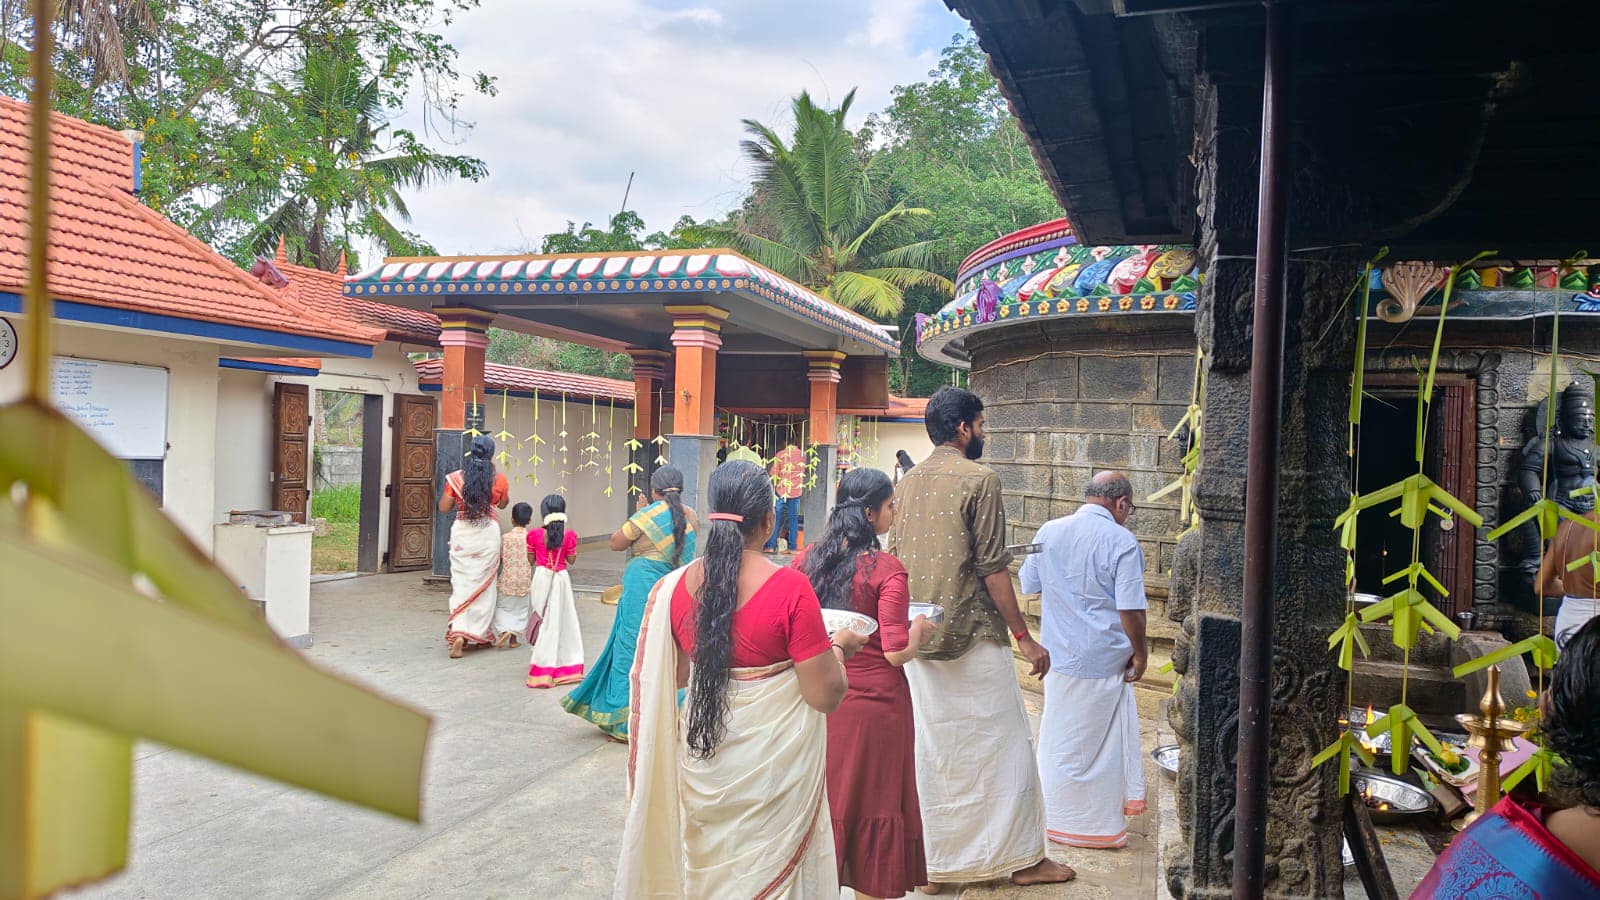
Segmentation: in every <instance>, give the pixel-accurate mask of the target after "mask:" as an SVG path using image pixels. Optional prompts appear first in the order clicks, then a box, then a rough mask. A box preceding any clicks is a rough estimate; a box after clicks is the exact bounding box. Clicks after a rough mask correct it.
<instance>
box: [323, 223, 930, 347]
mask: <svg viewBox="0 0 1600 900" xmlns="http://www.w3.org/2000/svg"><path fill="white" fill-rule="evenodd" d="M682 291H705V292H723V291H728V292H736V293H740V294H745V295H748V296H753V297H757V298H759V299H761V300H763V301H765V302H766V303H768V304H771V305H773V306H777V307H780V308H783V309H787V310H790V311H793V312H795V313H798V314H800V315H802V316H804V317H806V318H808V319H810V320H812V321H813V322H817V323H819V324H821V325H824V326H826V327H828V328H830V329H833V330H835V331H838V332H840V333H843V334H847V335H849V336H851V337H854V338H856V339H858V340H860V341H862V342H863V343H866V344H869V345H871V346H873V347H876V348H878V349H880V350H883V351H884V352H885V353H887V354H889V355H891V356H893V355H896V354H898V352H899V342H898V341H897V340H896V339H895V338H894V336H893V335H892V334H890V333H889V332H888V331H887V330H885V329H884V328H883V326H881V325H878V324H877V323H876V322H873V321H872V320H870V319H868V318H866V317H865V316H861V315H858V314H857V313H853V312H851V311H849V310H847V309H844V308H843V307H840V306H838V305H836V304H834V303H831V302H829V301H828V300H825V299H823V298H822V297H820V296H818V295H817V294H815V293H813V292H812V291H810V290H808V289H806V288H804V287H801V286H800V285H798V284H795V283H794V282H792V281H790V280H789V279H787V278H784V277H783V276H781V275H779V274H777V273H776V272H773V271H771V270H769V269H766V268H764V267H762V266H760V265H757V264H756V263H754V262H751V261H750V260H748V259H745V258H744V257H742V256H740V255H738V254H737V253H734V252H733V251H731V250H723V249H716V250H705V251H699V252H670V251H669V252H637V253H618V254H606V255H600V256H584V255H578V256H518V257H490V258H470V259H467V258H452V259H429V260H391V261H388V262H385V263H382V264H380V265H376V266H373V267H371V268H369V269H367V270H365V271H363V272H360V273H358V274H356V275H353V276H351V277H350V278H348V279H347V280H346V282H345V295H346V296H348V297H361V298H377V297H383V296H393V295H397V294H429V295H434V294H437V295H452V294H453V295H456V296H458V297H459V296H461V295H463V294H465V295H469V296H470V295H472V294H482V293H499V294H507V293H510V294H520V293H534V292H538V293H586V294H631V293H668V292H671V293H676V292H682Z"/></svg>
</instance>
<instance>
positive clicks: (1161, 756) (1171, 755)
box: [1150, 744, 1183, 778]
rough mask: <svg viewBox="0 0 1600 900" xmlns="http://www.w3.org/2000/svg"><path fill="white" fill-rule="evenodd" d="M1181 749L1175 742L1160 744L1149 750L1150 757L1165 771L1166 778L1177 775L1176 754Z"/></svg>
mask: <svg viewBox="0 0 1600 900" xmlns="http://www.w3.org/2000/svg"><path fill="white" fill-rule="evenodd" d="M1182 752H1183V751H1182V749H1181V748H1179V747H1178V745H1177V744H1162V745H1161V746H1159V747H1157V748H1155V749H1154V750H1151V751H1150V758H1151V759H1153V760H1155V761H1156V765H1158V766H1160V767H1161V771H1163V772H1165V773H1167V777H1168V778H1177V777H1178V755H1179V754H1180V753H1182Z"/></svg>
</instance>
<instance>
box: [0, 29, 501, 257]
mask: <svg viewBox="0 0 1600 900" xmlns="http://www.w3.org/2000/svg"><path fill="white" fill-rule="evenodd" d="M66 5H67V6H71V7H73V9H74V10H75V12H74V13H73V15H71V16H68V17H65V18H64V19H63V25H62V32H61V34H60V37H61V40H60V41H59V44H58V50H57V53H56V70H57V78H58V88H57V95H56V107H57V109H59V110H61V111H62V112H65V113H67V114H68V115H73V116H78V117H80V118H85V119H88V120H90V121H93V122H97V123H100V124H103V125H107V126H110V127H113V128H119V129H121V128H135V129H139V130H142V131H143V132H144V133H145V157H144V166H143V177H144V199H145V202H147V203H148V204H150V205H151V206H152V207H153V208H155V209H157V210H159V211H161V212H162V213H164V214H166V215H167V216H169V217H170V218H172V219H173V220H174V221H176V222H178V223H179V224H180V225H183V226H184V227H186V228H188V229H189V230H190V231H191V232H193V233H194V234H195V235H196V236H197V237H200V238H201V239H203V240H206V241H207V242H209V243H211V244H212V245H213V246H216V247H217V248H218V249H220V250H222V251H223V252H224V253H226V254H228V255H229V256H232V257H233V258H234V259H236V260H237V261H239V262H246V261H248V260H249V259H250V258H251V257H253V256H254V255H255V254H257V253H259V252H262V251H263V250H268V249H270V247H271V244H273V243H275V242H276V237H277V232H279V231H282V232H286V233H287V236H288V242H289V248H288V249H289V252H290V258H291V259H292V260H294V261H296V262H304V263H307V264H311V265H322V266H331V265H332V264H333V263H334V262H336V260H337V256H338V251H339V249H341V248H343V247H347V246H348V245H349V244H350V243H351V242H352V241H353V240H357V239H363V238H370V239H372V240H373V241H374V242H376V243H377V244H378V245H379V246H381V247H384V248H385V249H386V250H388V251H389V252H395V253H409V252H424V251H425V248H424V246H423V245H421V243H420V241H419V239H418V238H417V236H416V235H412V234H409V233H407V232H406V231H404V230H403V229H402V228H401V227H400V226H399V225H397V224H396V222H395V220H396V219H398V220H399V221H401V222H403V221H405V219H406V218H407V216H406V210H405V205H404V203H403V202H402V201H401V200H400V195H399V191H400V190H402V189H404V188H407V187H414V186H416V185H418V184H421V183H423V182H425V181H428V180H431V179H436V178H446V177H460V178H478V177H482V175H483V174H484V173H483V164H482V163H481V162H480V161H478V160H476V159H473V158H471V157H468V156H458V155H452V154H448V153H443V152H440V151H438V150H436V149H434V147H433V146H431V145H432V144H438V143H441V142H444V141H447V140H454V139H457V138H458V137H459V135H460V133H461V130H462V129H464V128H465V127H466V124H465V123H462V122H460V121H459V120H457V119H456V117H455V115H454V110H455V107H456V103H457V101H458V100H459V96H460V94H459V89H458V87H457V85H458V83H459V82H460V81H461V78H460V76H459V73H458V72H457V70H456V55H457V54H456V50H455V48H454V47H452V46H451V45H450V44H449V43H448V42H447V41H445V40H444V38H443V37H442V35H441V34H440V31H441V30H442V29H443V28H445V27H446V26H448V25H449V24H450V22H451V21H452V20H453V18H454V16H455V15H456V14H458V13H459V12H460V11H462V10H465V9H469V8H471V7H473V6H475V5H476V0H444V2H438V3H435V2H433V0H278V2H274V3H261V2H257V0H206V2H203V3H198V2H192V0H190V2H185V0H142V2H110V0H67V2H66ZM19 6H22V4H0V7H4V8H5V10H6V11H5V13H4V14H3V15H0V30H3V34H0V92H4V93H6V94H8V95H11V96H22V95H23V94H24V93H25V92H26V90H27V87H28V85H29V83H30V82H29V78H28V74H27V66H26V51H27V47H28V46H30V45H31V43H32V34H31V33H30V31H29V28H30V26H29V24H28V22H27V21H26V19H25V18H24V17H21V16H20V15H18V14H17V12H16V11H15V10H14V9H13V7H19ZM471 89H473V90H477V91H481V92H484V93H492V92H493V90H494V84H493V81H492V79H490V78H488V77H487V76H484V75H482V74H479V75H476V76H474V77H473V79H472V82H471ZM408 96H409V97H412V98H413V99H414V98H416V97H420V98H421V100H422V102H423V103H424V105H425V107H426V110H427V116H426V119H427V121H428V122H429V129H428V133H427V134H426V135H418V134H415V133H412V132H408V131H404V130H400V129H394V128H391V127H390V126H389V122H388V118H389V116H390V115H391V114H393V112H394V111H396V110H398V109H399V108H400V106H401V104H402V102H404V101H405V100H406V99H407V98H408ZM452 135H454V136H455V137H452ZM351 263H352V265H353V264H355V261H354V260H352V261H351Z"/></svg>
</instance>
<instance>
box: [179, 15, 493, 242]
mask: <svg viewBox="0 0 1600 900" xmlns="http://www.w3.org/2000/svg"><path fill="white" fill-rule="evenodd" d="M270 96H271V98H272V100H273V101H274V102H275V104H276V106H277V107H278V108H279V109H281V110H282V113H283V117H282V123H281V125H280V126H278V127H291V128H295V129H297V130H299V131H300V132H301V134H303V135H309V136H310V138H311V140H310V141H308V142H306V143H308V144H309V145H310V146H311V150H310V152H309V153H306V154H305V155H304V156H303V157H301V158H296V159H287V160H283V161H282V163H283V170H282V171H286V175H285V177H283V178H282V179H263V180H260V181H254V180H242V185H241V186H240V187H239V188H238V189H237V190H236V191H235V192H233V193H231V194H229V195H226V196H224V197H223V198H222V199H221V200H219V201H218V202H217V203H216V204H214V205H213V206H212V207H211V210H210V213H211V214H212V215H215V216H219V217H220V216H222V215H224V214H225V211H228V210H237V209H238V208H239V205H240V204H241V203H243V204H244V205H245V206H247V207H249V208H253V209H255V210H258V211H259V212H258V215H259V216H260V218H259V219H258V220H257V224H256V225H255V226H254V227H253V228H251V229H249V231H248V232H247V233H246V234H245V235H244V237H243V240H242V243H243V246H244V249H246V250H247V251H249V252H253V253H257V254H267V253H271V252H272V249H273V248H274V247H275V246H276V244H277V241H278V239H279V237H280V236H283V237H284V239H285V244H286V245H287V249H288V252H289V255H290V258H291V260H293V261H295V262H298V263H300V264H302V265H309V266H315V267H317V268H322V269H331V268H333V267H334V266H335V265H336V264H337V262H338V259H339V254H340V252H341V251H350V250H351V249H352V248H351V243H352V239H353V238H356V237H366V238H370V239H372V240H373V241H374V242H375V243H376V244H377V245H378V246H379V247H381V248H382V249H383V251H384V252H385V253H387V254H390V255H409V254H414V253H418V252H421V250H422V247H421V245H419V243H418V240H417V238H416V237H415V236H414V235H411V234H409V233H407V232H406V231H404V230H403V229H402V228H401V227H400V225H398V224H397V223H396V219H398V220H399V221H400V222H409V221H410V219H411V214H410V211H409V210H408V209H407V208H406V203H405V199H404V198H403V197H402V196H401V191H402V190H403V189H406V188H417V187H421V186H423V185H425V184H428V183H430V182H434V181H438V180H443V179H448V178H467V179H471V180H474V181H476V180H477V179H479V178H482V177H483V176H484V175H485V174H486V171H487V170H486V168H485V167H484V164H483V162H482V161H480V160H478V159H475V158H473V157H470V156H454V155H449V154H443V153H436V152H434V151H432V150H430V149H428V148H427V147H426V146H424V145H423V144H422V143H421V142H419V141H417V140H416V138H415V136H414V135H412V134H411V133H410V132H408V131H403V130H396V129H391V128H390V126H389V123H388V121H387V118H386V116H385V109H386V106H385V98H384V95H383V88H382V83H381V80H380V79H379V78H378V77H377V76H376V75H374V74H372V73H371V71H370V69H369V67H368V65H367V61H366V59H365V58H364V57H363V56H362V55H361V52H360V46H359V43H358V40H357V39H356V37H355V36H353V35H340V36H336V37H322V38H318V37H314V36H308V38H307V40H306V50H305V55H304V59H303V62H302V64H301V65H300V67H299V70H298V71H297V72H296V73H295V75H294V77H293V78H291V79H289V81H288V83H287V84H274V85H272V87H271V90H270ZM263 142H264V143H271V140H270V135H269V136H268V137H267V138H266V139H264V140H263ZM302 146H303V145H302Z"/></svg>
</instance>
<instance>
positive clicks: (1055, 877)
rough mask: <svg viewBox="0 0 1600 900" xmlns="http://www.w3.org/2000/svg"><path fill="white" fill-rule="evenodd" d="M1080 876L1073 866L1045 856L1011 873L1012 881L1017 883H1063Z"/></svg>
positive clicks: (1024, 884) (1023, 884)
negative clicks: (1073, 869)
mask: <svg viewBox="0 0 1600 900" xmlns="http://www.w3.org/2000/svg"><path fill="white" fill-rule="evenodd" d="M1077 877H1078V873H1077V872H1074V871H1072V867H1071V866H1068V865H1063V864H1062V863H1058V862H1056V861H1055V860H1053V859H1051V858H1050V857H1048V856H1047V857H1045V858H1044V859H1041V860H1039V861H1038V862H1036V863H1034V864H1033V865H1031V866H1029V867H1027V868H1026V869H1022V870H1019V871H1016V872H1012V873H1011V883H1012V884H1015V885H1022V886H1026V885H1030V884H1061V883H1063V882H1067V881H1071V880H1072V879H1074V878H1077Z"/></svg>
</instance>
